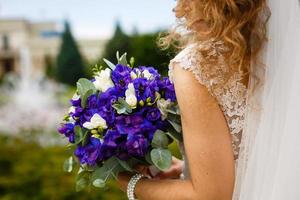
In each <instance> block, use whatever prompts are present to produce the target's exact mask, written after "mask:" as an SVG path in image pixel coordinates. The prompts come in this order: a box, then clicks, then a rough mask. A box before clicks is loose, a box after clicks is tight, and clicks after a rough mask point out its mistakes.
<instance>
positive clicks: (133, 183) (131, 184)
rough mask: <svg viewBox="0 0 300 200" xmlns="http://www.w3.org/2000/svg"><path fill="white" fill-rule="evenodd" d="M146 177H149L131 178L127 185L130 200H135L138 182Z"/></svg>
mask: <svg viewBox="0 0 300 200" xmlns="http://www.w3.org/2000/svg"><path fill="white" fill-rule="evenodd" d="M144 177H147V176H145V175H143V174H135V175H133V176H132V177H131V179H130V181H129V183H128V185H127V197H128V200H135V196H134V189H135V186H136V184H137V182H138V181H139V180H140V179H141V178H144Z"/></svg>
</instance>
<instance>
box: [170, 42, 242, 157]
mask: <svg viewBox="0 0 300 200" xmlns="http://www.w3.org/2000/svg"><path fill="white" fill-rule="evenodd" d="M199 48H200V49H201V50H202V51H199ZM226 51H228V49H227V48H226V46H225V45H224V44H223V42H222V41H213V40H208V41H205V42H201V43H193V44H190V45H188V46H187V47H186V48H185V49H184V50H182V51H181V52H180V53H179V54H178V55H177V56H176V57H175V58H174V59H173V60H171V62H170V65H169V77H170V80H171V81H172V82H173V68H174V66H175V64H176V65H177V66H180V67H182V68H183V69H186V70H189V71H191V72H192V73H193V74H194V76H195V78H196V79H197V80H198V81H199V83H200V84H203V85H204V86H206V88H207V89H208V91H209V92H210V94H211V95H212V96H213V97H215V98H216V100H217V101H218V103H219V106H220V108H221V109H222V111H223V113H224V116H225V118H226V121H227V124H228V127H229V129H230V133H231V136H232V147H233V152H234V156H235V159H237V158H238V153H239V149H240V143H241V136H242V129H243V124H244V118H245V116H244V114H245V110H246V93H247V87H246V86H245V85H244V84H243V83H242V74H241V73H240V72H234V73H232V71H231V69H230V68H229V67H228V65H227V64H226V62H225V61H224V56H223V54H224V53H225V52H226ZM201 52H206V53H205V55H204V54H203V53H201ZM208 59H209V61H212V62H205V61H207V60H208ZM224 77H227V78H226V80H224Z"/></svg>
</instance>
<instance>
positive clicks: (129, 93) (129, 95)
mask: <svg viewBox="0 0 300 200" xmlns="http://www.w3.org/2000/svg"><path fill="white" fill-rule="evenodd" d="M125 97H126V98H125V101H126V102H127V103H128V104H129V105H130V106H131V107H135V106H136V104H137V98H136V96H135V89H134V86H133V83H129V84H128V89H127V90H126V91H125Z"/></svg>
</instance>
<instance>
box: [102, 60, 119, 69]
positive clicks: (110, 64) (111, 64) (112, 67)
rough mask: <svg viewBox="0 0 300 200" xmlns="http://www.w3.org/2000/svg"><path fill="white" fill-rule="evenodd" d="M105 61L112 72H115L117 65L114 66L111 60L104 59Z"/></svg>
mask: <svg viewBox="0 0 300 200" xmlns="http://www.w3.org/2000/svg"><path fill="white" fill-rule="evenodd" d="M103 61H104V62H105V63H106V64H107V66H108V67H109V68H110V69H111V70H115V68H116V65H115V64H113V63H112V62H110V61H109V60H107V59H105V58H103Z"/></svg>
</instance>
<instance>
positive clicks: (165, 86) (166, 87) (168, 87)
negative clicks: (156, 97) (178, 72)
mask: <svg viewBox="0 0 300 200" xmlns="http://www.w3.org/2000/svg"><path fill="white" fill-rule="evenodd" d="M160 87H161V89H162V90H163V91H164V93H165V99H170V100H171V101H172V102H175V101H176V94H175V88H174V85H173V84H172V83H171V82H170V79H169V78H167V77H164V78H163V80H162V81H161V83H160Z"/></svg>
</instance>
